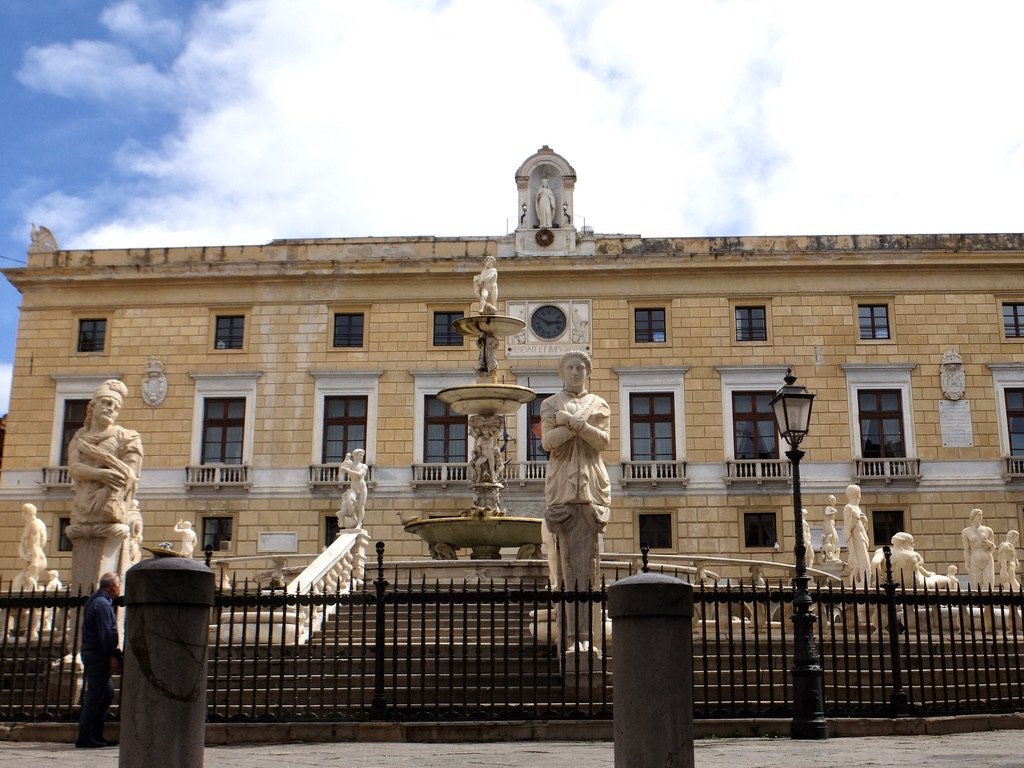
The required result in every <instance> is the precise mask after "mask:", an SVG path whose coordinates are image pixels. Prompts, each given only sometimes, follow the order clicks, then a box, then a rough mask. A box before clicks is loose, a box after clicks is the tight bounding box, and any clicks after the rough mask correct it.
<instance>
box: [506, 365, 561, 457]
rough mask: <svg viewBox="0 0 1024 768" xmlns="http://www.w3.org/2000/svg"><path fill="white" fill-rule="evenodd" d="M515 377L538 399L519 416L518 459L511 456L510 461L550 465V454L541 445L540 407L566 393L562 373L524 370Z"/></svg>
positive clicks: (544, 370) (515, 446) (525, 406)
mask: <svg viewBox="0 0 1024 768" xmlns="http://www.w3.org/2000/svg"><path fill="white" fill-rule="evenodd" d="M515 376H516V384H517V385H518V386H520V387H526V388H528V389H532V390H533V391H534V392H535V393H536V394H537V397H536V398H534V399H533V400H532V401H530V402H529V403H527V404H526V405H524V406H522V407H521V408H520V409H519V411H518V412H517V413H516V420H515V443H514V448H515V457H512V456H508V457H507V458H508V460H509V461H517V462H530V461H547V460H548V453H547V451H545V450H544V446H543V445H541V433H540V407H541V404H542V403H543V402H544V401H545V400H546V399H547V398H549V397H551V395H553V394H554V393H555V392H561V391H562V380H561V379H560V378H559V376H558V371H556V370H553V369H552V368H544V369H538V370H533V369H530V370H527V369H522V368H521V369H518V370H516V371H515ZM510 423H511V420H510Z"/></svg>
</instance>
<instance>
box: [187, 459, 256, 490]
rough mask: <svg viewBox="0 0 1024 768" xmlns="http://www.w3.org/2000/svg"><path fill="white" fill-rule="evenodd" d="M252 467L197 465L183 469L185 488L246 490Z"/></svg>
mask: <svg viewBox="0 0 1024 768" xmlns="http://www.w3.org/2000/svg"><path fill="white" fill-rule="evenodd" d="M251 472H252V467H250V466H249V465H248V464H199V465H196V466H191V467H185V487H186V488H187V489H189V490H192V489H200V488H202V489H212V490H219V489H221V488H242V489H245V490H248V488H249V485H250V474H251Z"/></svg>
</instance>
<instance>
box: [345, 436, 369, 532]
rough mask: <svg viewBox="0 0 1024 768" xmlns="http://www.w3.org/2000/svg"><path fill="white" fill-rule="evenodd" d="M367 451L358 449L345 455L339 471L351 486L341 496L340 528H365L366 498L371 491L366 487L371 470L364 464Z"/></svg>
mask: <svg viewBox="0 0 1024 768" xmlns="http://www.w3.org/2000/svg"><path fill="white" fill-rule="evenodd" d="M365 457H366V451H364V450H363V449H362V448H356V449H355V450H354V451H352V453H346V454H345V460H344V461H342V462H341V466H340V467H338V469H339V470H340V471H341V472H342V473H344V474H345V475H346V476H347V477H348V480H349V486H348V488H347V489H346V490H345V492H344V493H343V494H342V495H341V508H340V509H339V510H338V528H339V529H340V528H348V527H349V523H351V527H352V528H362V527H363V517H365V515H366V497H367V495H368V494H369V490H368V488H367V486H366V475H367V473H368V472H369V471H370V468H369V467H368V466H367V465H366V464H364V463H363V459H364V458H365Z"/></svg>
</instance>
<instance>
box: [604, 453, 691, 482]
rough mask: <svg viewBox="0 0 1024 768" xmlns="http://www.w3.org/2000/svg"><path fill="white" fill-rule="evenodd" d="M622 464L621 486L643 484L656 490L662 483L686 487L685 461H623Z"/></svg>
mask: <svg viewBox="0 0 1024 768" xmlns="http://www.w3.org/2000/svg"><path fill="white" fill-rule="evenodd" d="M620 464H621V468H622V473H621V475H620V476H619V484H620V485H623V486H626V485H641V484H643V485H650V486H651V487H652V488H655V487H657V486H658V485H659V484H660V483H667V484H670V485H677V486H678V485H686V462H685V461H676V460H675V459H673V460H671V461H623V462H620Z"/></svg>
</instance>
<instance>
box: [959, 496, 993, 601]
mask: <svg viewBox="0 0 1024 768" xmlns="http://www.w3.org/2000/svg"><path fill="white" fill-rule="evenodd" d="M983 517H984V514H983V513H982V511H981V510H980V509H977V508H975V509H972V510H971V514H970V518H969V521H970V522H969V524H968V525H967V527H966V528H964V529H963V531H961V533H960V538H961V540H962V541H963V544H964V567H965V568H966V569H967V574H968V575H969V576H970V578H971V587H972V588H973V589H987V588H989V587H992V586H994V585H995V582H996V563H995V551H996V548H997V547H996V541H995V533H994V532H993V530H992V529H991V528H989V527H988V526H987V525H984V524H983V523H982V519H983Z"/></svg>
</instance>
